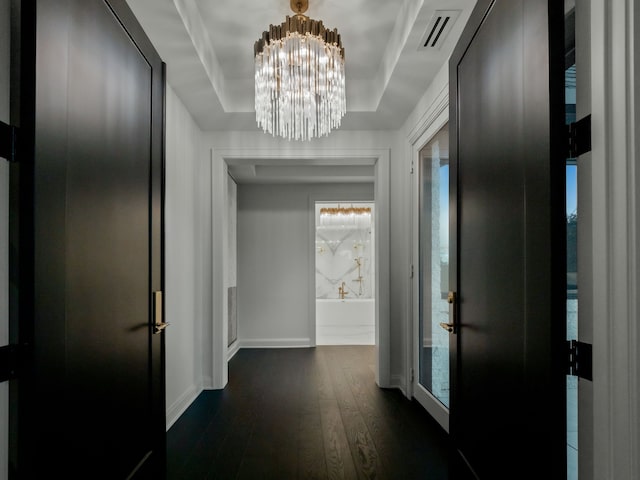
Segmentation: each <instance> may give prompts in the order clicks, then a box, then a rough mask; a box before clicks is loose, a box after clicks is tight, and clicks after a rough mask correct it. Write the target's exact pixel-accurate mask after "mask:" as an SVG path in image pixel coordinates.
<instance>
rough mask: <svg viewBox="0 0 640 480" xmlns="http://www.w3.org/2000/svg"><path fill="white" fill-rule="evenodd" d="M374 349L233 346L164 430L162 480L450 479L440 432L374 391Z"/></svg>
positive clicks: (392, 396)
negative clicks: (225, 366) (222, 367)
mask: <svg viewBox="0 0 640 480" xmlns="http://www.w3.org/2000/svg"><path fill="white" fill-rule="evenodd" d="M374 348H375V347H373V346H322V347H316V348H309V349H307V348H304V349H244V350H240V351H239V352H238V353H237V354H236V356H235V357H234V358H233V359H232V360H231V361H230V363H229V384H228V386H227V387H226V388H225V389H224V390H218V391H211V390H209V391H204V392H202V393H201V394H200V396H199V397H198V398H197V400H196V401H195V402H194V403H193V404H192V405H191V406H190V408H189V409H188V410H187V411H186V412H185V413H184V414H183V415H182V417H181V418H180V419H179V420H178V421H177V422H176V423H175V424H174V425H173V426H172V428H171V429H170V430H169V432H168V434H167V443H168V446H167V452H168V478H169V479H170V480H171V479H185V480H187V479H213V478H220V479H233V478H238V479H258V478H261V479H262V478H270V479H278V480H289V479H297V478H344V479H355V478H367V479H370V478H377V479H428V480H441V479H447V478H449V467H448V463H447V436H446V434H445V433H444V431H442V430H441V428H440V426H439V425H437V424H436V423H435V421H433V420H432V419H431V417H429V415H428V414H427V413H426V412H425V410H424V409H423V408H422V407H420V406H419V405H418V404H417V403H416V402H415V401H413V402H411V401H409V400H407V399H406V398H405V397H404V396H403V395H402V393H401V392H400V391H398V390H384V389H380V388H378V387H377V386H376V384H375V380H374V373H373V371H374V370H373V362H374V353H375V350H374ZM451 478H454V477H451Z"/></svg>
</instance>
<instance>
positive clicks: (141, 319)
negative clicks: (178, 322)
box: [11, 0, 165, 479]
mask: <svg viewBox="0 0 640 480" xmlns="http://www.w3.org/2000/svg"><path fill="white" fill-rule="evenodd" d="M21 4H22V5H21V7H22V8H21V18H20V23H19V24H16V25H14V28H18V27H19V29H20V38H21V40H22V46H21V48H20V49H19V51H18V52H14V55H18V56H19V61H20V69H19V72H18V73H16V74H15V75H14V78H13V79H12V82H19V83H20V84H21V86H22V88H21V91H20V97H19V98H17V99H16V98H14V102H15V103H16V104H17V105H19V111H18V112H17V113H19V117H20V122H21V125H20V126H21V130H22V131H24V132H25V136H24V138H25V139H27V141H26V142H25V143H24V145H23V146H22V149H23V150H22V152H21V155H22V158H21V160H20V167H19V169H14V171H13V172H12V177H13V178H12V182H14V183H17V184H19V186H20V187H21V192H20V195H21V196H19V197H18V196H17V194H15V195H14V196H13V197H12V207H11V210H12V215H14V217H16V218H18V219H19V222H18V225H21V226H23V225H24V226H26V227H23V228H19V229H18V228H14V231H13V232H12V239H15V241H16V242H17V244H18V247H17V248H19V254H18V255H15V256H16V257H17V259H18V261H16V260H15V259H14V260H13V262H14V266H15V267H17V268H15V269H14V271H13V274H12V283H13V284H15V285H16V287H17V291H18V292H19V293H18V295H17V296H16V301H15V302H14V304H13V307H14V308H13V311H14V315H12V330H13V332H14V333H13V334H14V337H16V336H17V337H18V339H19V341H20V342H21V343H23V344H27V345H28V350H27V352H28V355H27V362H28V368H27V370H26V372H25V375H24V376H23V377H21V378H20V379H19V380H18V381H16V382H14V383H13V385H12V396H13V402H12V411H11V415H12V424H13V428H12V452H11V463H12V469H13V470H14V471H15V473H16V474H17V475H19V476H20V477H21V478H44V477H41V476H40V475H42V474H43V472H45V471H46V472H47V474H60V475H62V476H63V477H65V478H109V479H115V478H127V477H128V476H129V475H130V474H132V473H133V472H134V471H138V472H139V475H138V476H140V475H142V472H146V473H145V474H148V475H153V478H162V476H163V475H164V473H163V472H164V429H165V421H164V371H163V357H164V352H163V348H164V345H163V338H162V334H160V335H154V334H153V329H152V322H153V312H152V292H153V291H156V290H162V285H163V266H162V255H161V251H162V196H163V193H162V189H163V158H162V156H163V125H164V120H163V116H164V113H163V96H164V66H163V64H162V62H161V60H160V58H159V56H158V55H157V53H156V52H155V50H153V48H152V47H151V45H150V43H149V41H148V39H147V38H146V36H145V35H144V33H143V32H142V29H141V28H140V26H139V25H138V24H137V22H136V21H135V18H134V17H133V15H132V14H131V12H130V11H129V9H128V7H127V6H126V3H125V2H123V1H113V2H109V1H106V2H105V1H102V0H91V1H86V0H85V1H81V0H75V1H62V2H46V1H24V2H21ZM15 58H16V57H15V56H14V60H15ZM25 191H26V192H31V194H30V195H25V194H24V192H25ZM14 193H15V192H14ZM18 198H19V200H20V201H19V202H18ZM18 306H19V307H20V309H19V310H18V308H17V307H18Z"/></svg>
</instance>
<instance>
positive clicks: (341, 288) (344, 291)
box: [338, 282, 347, 300]
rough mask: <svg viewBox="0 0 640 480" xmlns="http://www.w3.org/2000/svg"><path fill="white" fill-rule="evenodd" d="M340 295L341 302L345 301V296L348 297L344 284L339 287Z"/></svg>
mask: <svg viewBox="0 0 640 480" xmlns="http://www.w3.org/2000/svg"><path fill="white" fill-rule="evenodd" d="M338 295H340V299H341V300H344V296H345V295H347V291H346V289H345V283H344V282H342V285H341V286H339V287H338Z"/></svg>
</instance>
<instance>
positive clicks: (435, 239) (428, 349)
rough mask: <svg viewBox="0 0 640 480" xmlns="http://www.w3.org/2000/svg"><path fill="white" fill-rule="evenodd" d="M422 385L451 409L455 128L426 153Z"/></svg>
mask: <svg viewBox="0 0 640 480" xmlns="http://www.w3.org/2000/svg"><path fill="white" fill-rule="evenodd" d="M418 174H419V189H418V190H419V193H418V195H419V200H418V201H419V211H418V216H419V218H418V224H419V247H418V248H419V272H418V279H419V287H418V288H419V320H418V322H419V335H418V342H419V346H418V358H419V366H418V370H419V371H418V382H419V384H420V385H421V386H422V387H424V388H425V389H426V390H427V391H428V392H430V393H431V395H432V396H433V397H435V398H436V399H437V400H438V401H439V402H441V403H442V405H444V406H445V407H447V408H448V407H449V333H448V332H447V330H445V329H444V328H443V327H441V326H440V324H441V323H442V324H446V323H449V304H448V303H447V293H448V290H449V277H448V275H449V128H448V125H445V126H444V127H443V128H442V129H441V130H440V131H439V132H438V133H437V134H436V135H435V136H434V137H433V138H432V139H431V140H430V141H429V143H427V144H426V145H425V146H424V148H423V149H422V150H421V151H420V156H419V162H418Z"/></svg>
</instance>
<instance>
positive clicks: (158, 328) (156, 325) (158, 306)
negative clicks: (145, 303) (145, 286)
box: [153, 291, 169, 335]
mask: <svg viewBox="0 0 640 480" xmlns="http://www.w3.org/2000/svg"><path fill="white" fill-rule="evenodd" d="M168 326H169V324H168V323H165V322H164V321H163V319H162V292H161V291H157V292H153V334H154V335H155V334H157V333H160V332H162V331H163V330H164V329H165V328H167V327H168Z"/></svg>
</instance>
